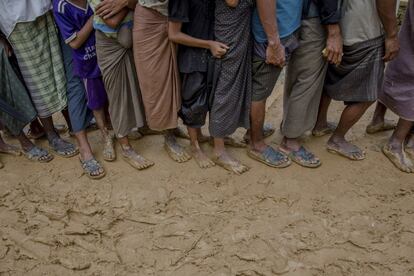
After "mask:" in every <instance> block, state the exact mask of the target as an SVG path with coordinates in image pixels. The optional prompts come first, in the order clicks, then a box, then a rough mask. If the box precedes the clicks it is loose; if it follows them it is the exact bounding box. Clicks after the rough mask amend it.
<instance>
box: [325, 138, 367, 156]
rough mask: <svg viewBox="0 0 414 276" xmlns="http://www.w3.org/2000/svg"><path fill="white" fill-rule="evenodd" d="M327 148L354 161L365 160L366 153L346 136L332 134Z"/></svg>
mask: <svg viewBox="0 0 414 276" xmlns="http://www.w3.org/2000/svg"><path fill="white" fill-rule="evenodd" d="M327 149H328V151H329V152H331V153H336V154H339V155H341V156H343V157H346V158H348V159H350V160H353V161H360V160H364V159H365V157H366V153H365V152H364V151H363V150H361V149H360V148H358V147H357V146H356V145H354V144H351V143H349V142H348V141H346V140H345V139H344V138H340V137H334V136H332V137H331V138H330V139H329V141H328V146H327Z"/></svg>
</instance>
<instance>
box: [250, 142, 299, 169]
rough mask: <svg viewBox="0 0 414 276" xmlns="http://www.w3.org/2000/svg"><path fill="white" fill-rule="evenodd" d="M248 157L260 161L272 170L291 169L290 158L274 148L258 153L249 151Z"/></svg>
mask: <svg viewBox="0 0 414 276" xmlns="http://www.w3.org/2000/svg"><path fill="white" fill-rule="evenodd" d="M247 155H248V156H249V157H250V158H252V159H254V160H256V161H259V162H261V163H263V164H265V165H267V166H269V167H272V168H279V169H282V168H286V167H289V166H290V165H291V164H292V162H291V161H290V160H289V158H288V157H287V156H286V155H285V154H284V153H282V152H281V151H278V150H275V149H274V148H272V147H270V146H268V147H267V148H266V149H265V150H264V151H263V152H258V151H255V150H252V149H248V150H247Z"/></svg>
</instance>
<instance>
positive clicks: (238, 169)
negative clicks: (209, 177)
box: [214, 151, 249, 175]
mask: <svg viewBox="0 0 414 276" xmlns="http://www.w3.org/2000/svg"><path fill="white" fill-rule="evenodd" d="M214 162H215V163H216V164H217V165H219V166H220V167H222V168H224V169H226V170H228V171H231V172H233V173H235V174H237V175H241V174H243V173H245V172H247V171H248V170H249V167H247V166H245V165H243V164H242V163H241V162H240V161H239V160H237V159H234V158H233V157H231V156H230V155H229V154H228V153H227V152H226V151H224V152H222V153H220V154H217V153H215V157H214Z"/></svg>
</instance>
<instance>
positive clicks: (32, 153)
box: [25, 146, 49, 159]
mask: <svg viewBox="0 0 414 276" xmlns="http://www.w3.org/2000/svg"><path fill="white" fill-rule="evenodd" d="M25 154H26V156H27V157H29V158H30V159H33V158H38V159H39V158H42V157H44V156H47V155H48V154H49V153H48V152H47V151H46V150H44V149H42V148H39V147H37V146H34V147H33V148H31V149H30V150H29V151H26V152H25Z"/></svg>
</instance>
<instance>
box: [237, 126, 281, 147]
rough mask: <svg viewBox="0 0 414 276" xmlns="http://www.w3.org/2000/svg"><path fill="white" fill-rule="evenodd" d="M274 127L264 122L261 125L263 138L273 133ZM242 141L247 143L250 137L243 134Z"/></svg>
mask: <svg viewBox="0 0 414 276" xmlns="http://www.w3.org/2000/svg"><path fill="white" fill-rule="evenodd" d="M275 131H276V130H275V128H274V127H273V126H272V125H271V124H264V126H263V138H268V137H270V136H272V135H273V134H274V133H275ZM243 142H244V143H246V144H248V143H249V142H250V137H249V136H247V135H246V134H245V135H244V136H243Z"/></svg>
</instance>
